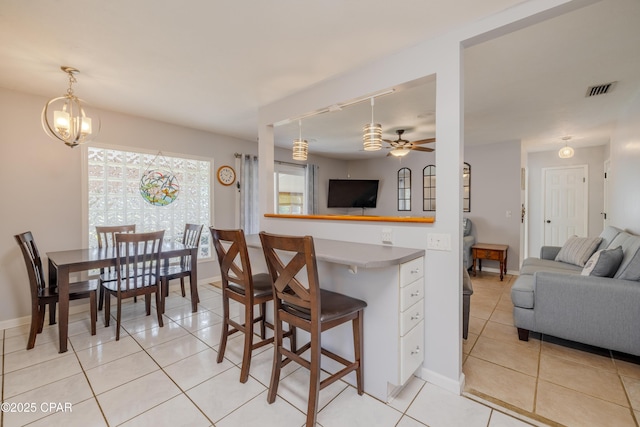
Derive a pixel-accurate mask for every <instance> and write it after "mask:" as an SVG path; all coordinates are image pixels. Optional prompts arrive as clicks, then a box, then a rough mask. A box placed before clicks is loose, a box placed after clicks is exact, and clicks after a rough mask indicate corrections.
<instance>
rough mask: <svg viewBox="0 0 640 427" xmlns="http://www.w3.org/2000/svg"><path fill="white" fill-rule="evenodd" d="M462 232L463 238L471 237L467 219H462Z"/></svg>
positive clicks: (469, 222)
mask: <svg viewBox="0 0 640 427" xmlns="http://www.w3.org/2000/svg"><path fill="white" fill-rule="evenodd" d="M462 232H463V233H464V235H465V236H469V235H471V220H470V219H469V218H462Z"/></svg>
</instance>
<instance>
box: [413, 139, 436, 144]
mask: <svg viewBox="0 0 640 427" xmlns="http://www.w3.org/2000/svg"><path fill="white" fill-rule="evenodd" d="M431 142H436V139H435V138H427V139H420V140H418V141H413V142H411V143H412V144H429V143H431Z"/></svg>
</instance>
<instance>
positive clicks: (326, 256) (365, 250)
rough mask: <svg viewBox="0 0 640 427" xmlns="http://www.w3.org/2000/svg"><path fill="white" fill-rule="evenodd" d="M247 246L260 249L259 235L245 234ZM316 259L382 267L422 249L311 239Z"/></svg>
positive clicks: (420, 253) (407, 258)
mask: <svg viewBox="0 0 640 427" xmlns="http://www.w3.org/2000/svg"><path fill="white" fill-rule="evenodd" d="M246 240H247V246H248V247H250V248H256V249H260V250H262V244H261V243H260V236H258V235H257V234H251V235H248V236H246ZM313 244H314V246H315V249H316V259H318V260H319V261H327V262H332V263H336V264H343V265H348V266H350V267H361V268H383V267H390V266H394V265H400V264H402V263H405V262H407V261H411V260H413V259H416V258H419V257H421V256H424V249H411V248H400V247H397V246H386V245H372V244H367V243H354V242H345V241H342V240H330V239H316V238H314V239H313Z"/></svg>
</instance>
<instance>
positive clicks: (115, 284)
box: [102, 230, 164, 341]
mask: <svg viewBox="0 0 640 427" xmlns="http://www.w3.org/2000/svg"><path fill="white" fill-rule="evenodd" d="M163 237H164V230H161V231H153V232H149V233H117V234H116V236H115V240H116V255H117V258H116V276H117V280H116V281H103V282H102V287H103V288H104V296H105V306H104V324H105V326H109V317H110V311H111V303H110V297H111V295H114V296H115V297H116V298H117V303H118V305H117V306H118V308H117V310H118V311H117V314H116V325H117V330H116V341H118V340H119V339H120V324H121V320H122V300H123V299H125V298H131V297H136V296H142V295H144V297H145V298H144V303H145V306H146V309H147V316H149V315H150V314H151V294H154V293H155V295H156V312H157V315H158V324H159V325H160V326H164V324H163V322H162V310H161V307H162V297H161V291H160V262H161V261H160V256H161V252H162V238H163Z"/></svg>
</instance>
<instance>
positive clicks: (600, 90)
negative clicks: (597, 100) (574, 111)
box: [586, 82, 617, 98]
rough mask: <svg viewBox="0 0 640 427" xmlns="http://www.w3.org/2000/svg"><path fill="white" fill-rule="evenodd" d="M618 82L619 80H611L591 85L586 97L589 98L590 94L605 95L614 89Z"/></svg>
mask: <svg viewBox="0 0 640 427" xmlns="http://www.w3.org/2000/svg"><path fill="white" fill-rule="evenodd" d="M616 83H617V82H611V83H604V84H601V85H596V86H590V87H589V88H588V89H587V95H586V97H587V98H589V97H590V96H597V95H604V94H605V93H609V91H610V90H611V89H613V87H614V86H615V85H616Z"/></svg>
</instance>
